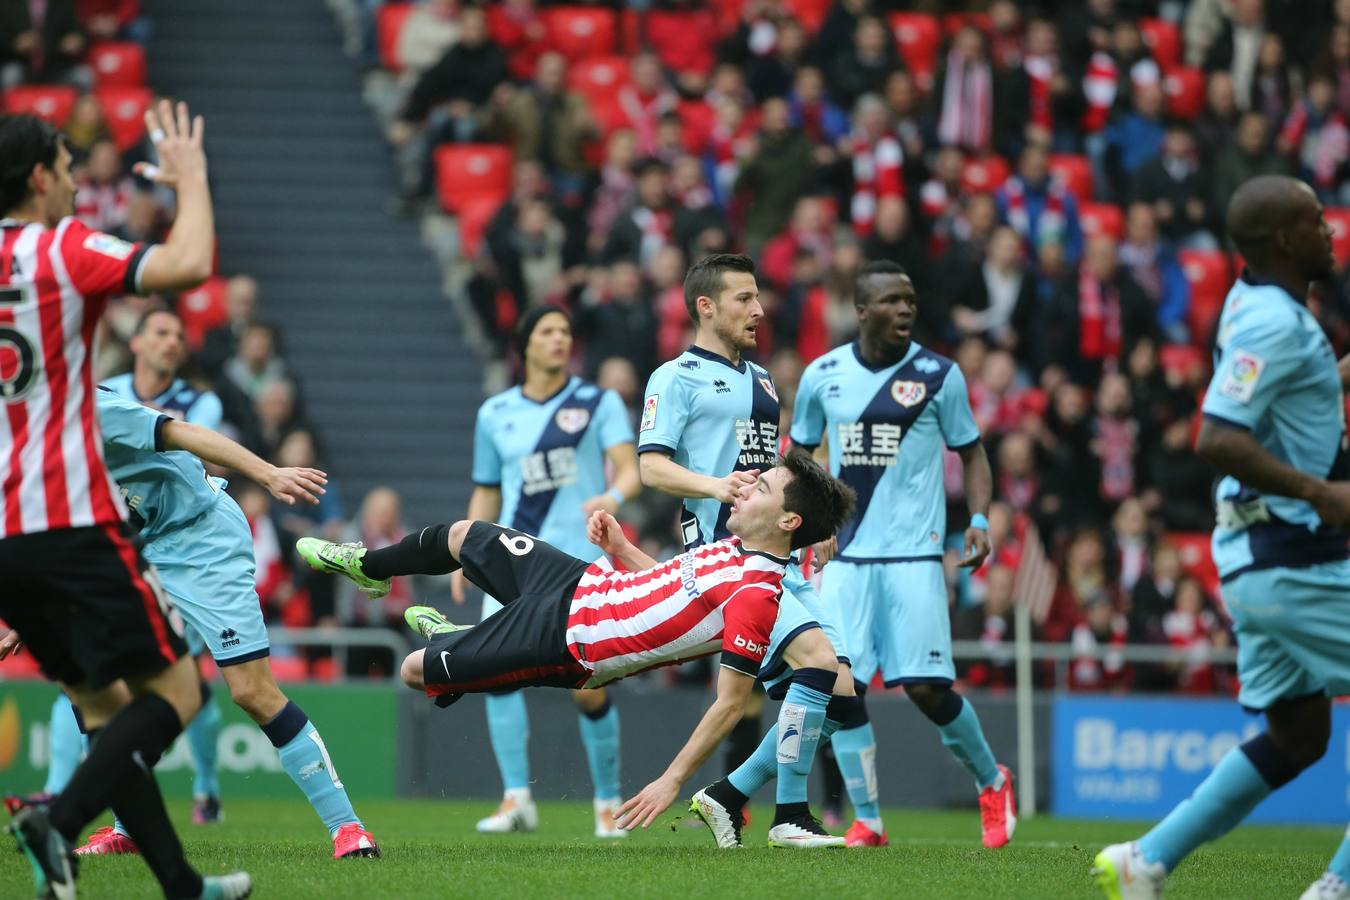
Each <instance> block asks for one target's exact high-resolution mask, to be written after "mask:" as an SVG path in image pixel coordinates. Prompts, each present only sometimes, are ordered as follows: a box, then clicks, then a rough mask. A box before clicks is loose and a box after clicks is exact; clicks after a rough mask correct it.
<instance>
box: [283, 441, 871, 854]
mask: <svg viewBox="0 0 1350 900" xmlns="http://www.w3.org/2000/svg"><path fill="white" fill-rule="evenodd" d="M852 507H853V492H852V491H851V490H850V489H849V488H848V486H847V485H845V484H844V483H843V482H841V481H839V480H837V479H835V478H833V477H831V476H830V475H829V474H828V473H826V472H825V470H824V469H823V468H821V466H819V465H818V464H817V463H816V462H815V461H814V460H812V459H811V457H810V456H809V455H808V454H806V453H804V452H800V451H799V452H794V453H791V454H789V455H788V456H787V457H785V458H783V459H782V460H781V461H780V464H779V465H778V466H776V467H774V468H772V469H769V470H768V471H766V472H765V473H764V474H762V475H760V476H759V477H758V478H756V479H755V481H754V482H752V483H750V484H747V485H745V486H744V487H743V488H742V489H741V491H740V494H739V496H738V498H737V500H736V502H735V503H734V504H733V505H732V507H731V514H730V517H729V519H728V520H727V527H728V529H729V530H730V532H731V534H732V537H730V538H728V539H726V540H721V541H716V542H714V543H709V544H705V545H703V546H701V547H698V548H696V549H694V550H692V551H690V552H688V553H684V554H681V555H680V556H677V557H675V558H674V559H671V560H668V561H667V562H664V563H658V562H657V561H656V560H654V559H652V558H651V557H649V556H647V555H646V554H645V553H643V552H642V551H641V550H639V549H638V548H636V547H634V546H633V544H632V543H631V542H629V541H628V539H627V538H626V537H624V535H623V532H622V530H621V529H620V528H619V525H618V523H617V522H616V521H615V520H614V517H613V516H611V515H610V514H608V513H606V512H602V511H597V512H595V513H594V514H593V515H592V516H591V519H590V522H589V523H588V528H589V534H588V536H589V538H590V540H591V542H592V543H593V544H595V545H596V546H598V547H599V548H600V549H601V550H603V551H604V552H605V553H606V554H608V555H609V556H611V557H613V558H614V559H615V560H617V561H618V563H619V564H620V565H622V566H624V567H625V568H627V569H629V570H630V571H627V572H617V571H614V570H613V568H612V567H611V566H610V565H609V564H608V561H607V560H606V559H605V558H603V557H602V558H601V560H600V561H599V562H596V563H592V564H588V563H585V562H583V561H581V560H579V559H576V558H575V557H572V556H569V555H568V554H566V553H562V552H561V551H559V550H557V549H555V548H554V547H552V546H550V545H548V544H546V543H544V542H543V541H541V540H538V539H536V538H533V537H530V536H529V535H526V534H523V533H521V532H519V531H514V530H512V529H509V528H503V527H502V526H500V525H494V524H492V523H490V522H471V521H467V520H465V521H460V522H456V523H455V524H453V525H433V526H429V527H427V528H424V529H422V531H421V532H419V533H418V534H413V535H409V536H408V537H407V538H405V539H404V540H403V541H402V542H401V543H399V544H396V545H394V546H392V547H387V548H385V549H382V550H366V549H364V548H361V547H357V546H354V545H342V544H333V543H328V542H326V541H320V540H317V539H314V538H303V539H301V540H300V541H299V542H298V544H297V548H298V549H299V551H300V555H301V556H302V557H304V559H305V561H306V562H308V563H309V564H310V565H311V566H312V567H314V568H316V569H320V570H327V571H332V572H337V573H340V574H342V575H345V576H347V577H349V578H351V579H352V580H353V581H355V582H356V583H357V584H358V585H362V586H369V587H378V584H377V582H378V581H379V580H382V579H385V578H388V577H390V576H393V575H411V574H430V575H436V574H445V573H448V572H452V571H455V570H458V569H460V568H461V567H462V568H463V571H464V574H465V576H467V577H468V579H469V580H470V581H472V582H473V583H474V584H476V585H478V586H479V587H480V588H482V589H483V590H485V591H487V592H488V593H489V594H491V595H492V596H493V597H496V598H497V599H499V600H500V601H501V602H502V603H503V604H504V607H503V609H502V610H501V611H500V612H498V613H497V614H495V615H493V616H490V617H488V618H487V619H485V620H484V621H483V622H481V623H479V624H478V625H475V626H473V627H465V626H459V625H454V624H452V623H450V622H449V621H448V620H447V619H446V618H445V617H444V616H442V615H441V614H440V613H439V612H437V611H436V610H434V609H431V608H430V607H412V608H410V609H409V610H408V612H407V619H408V623H409V624H410V625H411V626H412V627H413V628H415V629H416V630H417V631H418V632H419V633H421V634H422V636H423V637H426V638H427V639H428V640H429V641H430V643H429V645H428V646H427V648H426V649H425V650H417V651H414V652H413V653H411V654H409V655H408V657H407V659H405V660H404V661H403V668H402V676H403V681H404V683H405V684H407V685H408V686H409V687H410V688H414V689H416V690H423V691H426V693H427V694H428V695H429V696H431V697H434V698H435V699H436V703H437V705H438V706H449V705H450V704H451V703H454V702H455V701H456V700H458V699H459V698H460V697H462V696H463V695H464V694H466V693H482V692H487V691H493V690H500V689H502V688H507V687H510V688H513V687H525V686H529V685H538V686H547V687H562V688H580V687H599V686H601V685H604V684H608V683H609V682H611V681H617V680H618V679H620V678H624V677H626V676H628V675H633V674H635V673H637V672H642V671H645V670H647V669H651V668H655V667H657V666H667V665H675V664H678V663H681V662H684V661H685V660H689V659H694V658H696V657H700V656H707V655H710V654H713V653H717V652H719V651H720V652H721V654H722V659H721V663H722V667H721V671H720V674H719V675H718V680H717V698H716V700H715V701H714V702H713V704H712V706H711V707H709V709H708V711H707V712H706V713H705V714H704V716H703V718H702V720H701V721H700V722H699V723H698V726H697V727H696V728H695V729H694V732H693V734H692V735H690V737H689V740H688V741H687V742H686V743H685V745H684V747H683V749H681V750H680V752H679V754H678V755H676V757H675V759H674V760H673V761H672V762H671V764H670V766H669V767H668V768H667V769H666V771H665V773H664V774H662V775H661V777H659V778H657V779H656V780H655V781H653V782H652V783H651V784H649V785H647V786H646V787H645V788H643V789H642V791H641V792H640V793H639V794H637V796H635V797H633V798H632V799H630V800H628V801H627V802H626V803H625V804H624V805H623V807H622V808H621V809H620V811H619V817H618V819H617V823H618V824H619V826H620V827H623V828H627V829H631V828H634V827H636V826H638V825H641V826H643V827H644V828H645V827H647V826H648V825H650V824H651V823H652V822H654V821H655V820H656V818H657V816H659V815H660V814H661V813H662V812H663V811H665V809H666V808H667V807H669V806H670V804H671V803H672V802H673V801H674V800H675V798H676V796H677V795H678V793H679V791H680V787H681V786H682V785H683V784H684V782H685V780H687V779H688V778H689V776H691V775H692V774H693V773H694V772H695V771H697V770H698V768H699V766H701V765H702V764H703V762H704V760H706V759H707V758H708V756H709V754H711V753H712V751H713V750H714V749H715V748H716V747H717V745H718V744H719V743H721V741H722V739H723V738H724V737H725V736H726V735H727V733H728V732H730V731H731V728H732V726H733V725H735V723H736V722H737V721H738V720H739V719H740V717H741V713H742V711H743V709H744V707H745V704H746V701H747V699H748V698H749V696H750V689H751V686H752V685H753V684H754V681H755V675H756V673H757V672H758V671H759V669H760V665H761V663H762V662H763V661H764V659H765V658H766V657H767V656H770V655H772V654H773V653H774V652H775V650H776V649H777V648H775V647H772V646H770V644H771V641H770V635H771V633H772V631H773V627H774V621H775V620H776V618H777V616H778V599H779V596H780V595H781V593H782V589H783V587H782V581H783V573H784V571H785V570H786V568H787V566H788V563H789V561H788V555H789V554H790V553H791V552H792V551H793V550H796V549H800V548H802V547H806V546H809V545H811V544H814V543H817V542H818V541H821V540H824V539H826V538H829V537H830V536H831V535H833V534H834V533H835V532H836V531H838V529H839V527H840V525H841V524H843V522H844V521H845V520H846V519H847V518H848V515H849V512H850V511H851V510H852Z"/></svg>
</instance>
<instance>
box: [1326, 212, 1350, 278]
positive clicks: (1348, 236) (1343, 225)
mask: <svg viewBox="0 0 1350 900" xmlns="http://www.w3.org/2000/svg"><path fill="white" fill-rule="evenodd" d="M1322 215H1323V216H1325V217H1326V220H1327V224H1328V225H1330V226H1331V249H1332V250H1333V251H1334V252H1335V254H1336V265H1338V266H1344V265H1345V264H1346V263H1347V262H1350V209H1347V208H1345V207H1336V206H1333V207H1331V208H1330V209H1326V210H1323V211H1322Z"/></svg>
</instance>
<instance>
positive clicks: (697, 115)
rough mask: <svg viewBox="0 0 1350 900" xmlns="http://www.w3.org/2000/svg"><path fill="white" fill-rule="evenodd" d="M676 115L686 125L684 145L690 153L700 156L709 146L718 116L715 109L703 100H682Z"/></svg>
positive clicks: (676, 109) (677, 107) (676, 108)
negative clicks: (714, 111)
mask: <svg viewBox="0 0 1350 900" xmlns="http://www.w3.org/2000/svg"><path fill="white" fill-rule="evenodd" d="M675 113H676V115H678V116H679V117H680V121H681V122H683V123H684V145H685V147H686V148H687V149H688V150H689V152H690V153H695V154H699V153H702V152H703V151H704V149H706V147H707V146H708V139H709V138H710V137H711V136H712V130H713V126H714V125H715V124H716V116H715V115H714V113H713V108H712V107H711V106H709V105H708V104H706V103H704V102H703V101H702V100H681V101H680V103H679V105H678V106H676V107H675Z"/></svg>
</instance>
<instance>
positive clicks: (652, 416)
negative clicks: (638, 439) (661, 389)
mask: <svg viewBox="0 0 1350 900" xmlns="http://www.w3.org/2000/svg"><path fill="white" fill-rule="evenodd" d="M660 399H661V395H660V394H652V395H651V396H650V397H648V398H647V399H646V401H644V402H643V404H642V424H641V425H639V426H638V430H639V431H651V430H652V429H653V428H655V427H656V404H657V403H658V402H659V401H660Z"/></svg>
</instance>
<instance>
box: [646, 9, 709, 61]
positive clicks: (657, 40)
mask: <svg viewBox="0 0 1350 900" xmlns="http://www.w3.org/2000/svg"><path fill="white" fill-rule="evenodd" d="M717 35H718V30H717V16H716V14H715V13H714V12H713V11H712V10H709V9H695V10H688V11H678V12H677V11H672V10H664V9H653V10H652V11H651V12H649V13H647V43H648V44H650V45H651V48H652V51H653V52H654V53H655V54H656V55H657V57H658V58H659V59H660V60H661V64H662V65H664V66H665V67H666V68H667V69H669V70H670V71H672V72H674V73H676V74H677V75H680V74H684V73H686V72H693V73H696V74H699V75H707V74H708V73H709V72H711V71H712V67H713V64H714V63H716V62H717V56H716V53H715V52H714V49H715V45H716V44H717Z"/></svg>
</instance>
